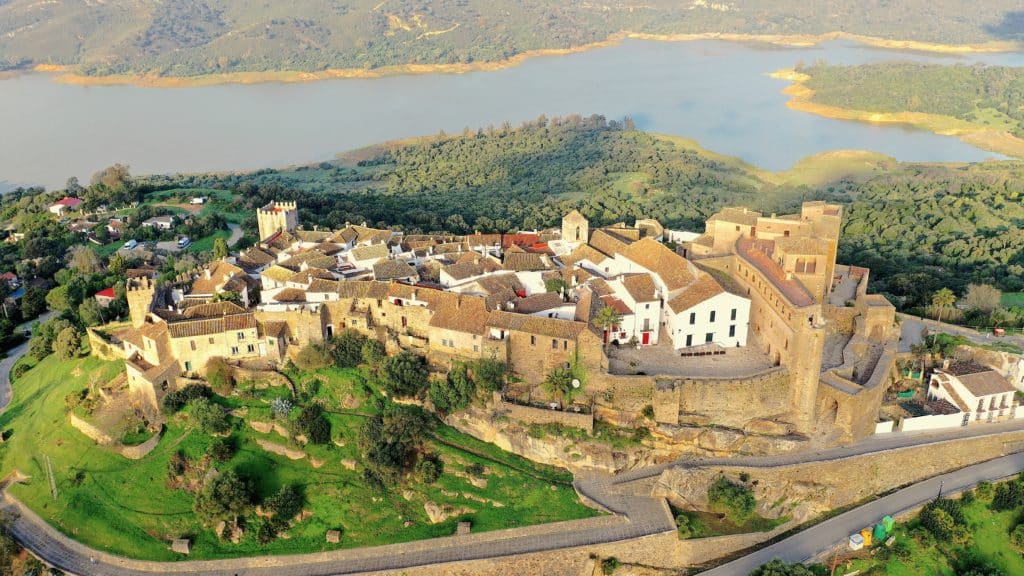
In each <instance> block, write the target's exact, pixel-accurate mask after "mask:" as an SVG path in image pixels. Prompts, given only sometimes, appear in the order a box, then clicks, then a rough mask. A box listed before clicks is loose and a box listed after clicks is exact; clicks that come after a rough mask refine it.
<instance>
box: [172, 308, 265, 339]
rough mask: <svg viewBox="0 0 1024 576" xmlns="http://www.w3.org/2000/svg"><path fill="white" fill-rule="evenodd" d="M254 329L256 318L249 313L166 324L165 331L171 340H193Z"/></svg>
mask: <svg viewBox="0 0 1024 576" xmlns="http://www.w3.org/2000/svg"><path fill="white" fill-rule="evenodd" d="M255 327H256V316H254V315H253V314H252V313H251V312H246V313H244V314H232V315H229V316H217V317H215V318H204V319H201V320H186V321H184V322H175V323H173V324H167V330H168V332H169V333H170V335H171V338H193V337H196V336H205V335H207V334H220V333H223V332H230V331H233V330H246V329H249V328H255Z"/></svg>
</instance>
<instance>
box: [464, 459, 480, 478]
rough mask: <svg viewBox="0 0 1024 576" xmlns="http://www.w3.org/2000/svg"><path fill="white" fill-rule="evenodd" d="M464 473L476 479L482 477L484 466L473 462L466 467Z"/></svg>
mask: <svg viewBox="0 0 1024 576" xmlns="http://www.w3.org/2000/svg"><path fill="white" fill-rule="evenodd" d="M466 473H467V474H472V475H473V476H478V477H479V476H483V475H484V466H483V464H480V463H479V462H473V463H472V464H470V465H468V466H466Z"/></svg>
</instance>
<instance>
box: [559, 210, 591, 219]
mask: <svg viewBox="0 0 1024 576" xmlns="http://www.w3.org/2000/svg"><path fill="white" fill-rule="evenodd" d="M562 220H565V221H566V222H586V221H587V218H586V216H584V215H583V214H580V211H579V210H573V211H572V212H569V213H568V214H566V215H565V216H563V217H562Z"/></svg>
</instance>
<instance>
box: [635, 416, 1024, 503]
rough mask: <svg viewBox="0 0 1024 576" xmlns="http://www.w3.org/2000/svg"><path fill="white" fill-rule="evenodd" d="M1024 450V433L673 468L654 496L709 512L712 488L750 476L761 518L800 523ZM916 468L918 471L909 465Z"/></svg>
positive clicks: (655, 490)
mask: <svg viewBox="0 0 1024 576" xmlns="http://www.w3.org/2000/svg"><path fill="white" fill-rule="evenodd" d="M1022 449H1024V431H1018V432H1007V433H1004V434H994V435H992V436H981V437H976V438H962V439H956V440H949V441H945V442H935V443H932V444H924V445H919V446H913V447H909V448H900V449H894V450H888V451H884V452H875V453H870V454H863V455H858V456H849V457H846V458H836V459H832V460H824V461H820V462H806V463H801V464H792V465H784V466H771V467H753V466H726V465H721V466H707V467H701V466H696V467H687V468H678V467H677V468H670V469H668V470H666V471H665V472H663V473H662V475H661V477H660V478H659V479H658V483H657V485H656V487H655V489H654V494H655V495H658V496H664V497H665V498H667V499H668V500H669V501H670V502H672V503H673V504H675V505H676V506H679V507H680V508H684V509H692V510H706V509H707V507H708V500H707V491H708V487H709V486H710V485H711V484H712V483H713V482H714V481H715V480H717V479H718V478H719V477H720V476H722V475H724V476H726V477H727V478H731V479H733V480H734V481H738V479H739V478H740V475H749V477H750V483H749V485H750V486H751V487H752V489H753V490H754V494H755V497H756V498H757V501H758V512H759V513H760V514H761V515H763V516H766V517H769V518H779V517H782V516H787V515H788V516H790V517H791V518H792V519H793V520H795V521H797V522H802V521H805V520H809V519H811V518H814V517H816V516H818V515H820V514H822V513H824V512H827V511H829V510H834V509H836V508H842V507H844V506H849V505H851V504H854V503H856V502H859V501H861V500H863V499H865V498H868V497H870V496H873V495H875V494H880V493H883V492H887V491H889V490H892V489H895V488H898V487H900V486H905V485H907V484H912V483H914V482H919V481H921V480H924V479H926V478H931V477H932V476H937V475H939V474H943V473H946V472H949V471H951V470H956V469H959V468H963V467H965V466H970V465H972V464H977V463H979V462H984V461H986V460H991V459H993V458H998V457H1000V456H1004V455H1006V454H1008V453H1013V452H1019V451H1021V450H1022ZM908 462H912V463H913V466H909V465H908V464H907V463H908Z"/></svg>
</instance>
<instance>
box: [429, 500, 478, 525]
mask: <svg viewBox="0 0 1024 576" xmlns="http://www.w3.org/2000/svg"><path fill="white" fill-rule="evenodd" d="M423 510H424V511H425V512H426V513H427V518H429V519H430V523H431V524H440V523H441V522H444V521H445V520H447V519H449V518H454V517H456V516H461V515H462V514H470V513H473V512H475V510H473V509H471V508H466V507H465V506H452V505H450V504H435V503H433V502H429V501H428V502H426V503H424V504H423Z"/></svg>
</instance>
